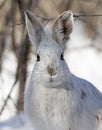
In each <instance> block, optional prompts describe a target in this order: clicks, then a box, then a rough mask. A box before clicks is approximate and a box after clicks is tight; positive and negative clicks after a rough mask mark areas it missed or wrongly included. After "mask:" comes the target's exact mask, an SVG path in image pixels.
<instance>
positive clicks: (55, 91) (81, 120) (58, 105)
mask: <svg viewBox="0 0 102 130" xmlns="http://www.w3.org/2000/svg"><path fill="white" fill-rule="evenodd" d="M25 20H26V26H27V30H28V35H29V38H30V40H31V43H32V44H33V48H34V53H35V56H36V62H35V65H34V69H33V71H32V74H31V76H30V77H29V79H28V82H27V85H26V90H25V96H24V109H25V113H26V114H27V115H28V118H29V120H30V122H31V123H32V125H33V127H34V128H35V130H99V129H100V130H101V128H102V127H101V126H102V125H101V123H102V110H101V108H102V94H101V92H99V91H98V90H97V89H96V88H95V87H94V86H93V85H92V84H91V83H89V82H87V81H85V80H83V79H80V78H78V77H76V76H75V75H73V74H72V73H71V72H70V70H69V68H68V66H67V64H66V61H65V60H64V52H65V49H66V42H67V40H69V36H70V33H71V32H72V29H73V21H74V20H73V14H72V12H71V11H65V12H64V13H62V14H61V15H60V16H59V17H58V18H56V19H55V20H53V24H52V27H51V30H48V29H47V25H45V24H44V21H43V19H42V20H41V19H40V18H39V17H37V16H35V15H34V14H33V13H31V12H29V11H26V12H25ZM42 22H43V24H42Z"/></svg>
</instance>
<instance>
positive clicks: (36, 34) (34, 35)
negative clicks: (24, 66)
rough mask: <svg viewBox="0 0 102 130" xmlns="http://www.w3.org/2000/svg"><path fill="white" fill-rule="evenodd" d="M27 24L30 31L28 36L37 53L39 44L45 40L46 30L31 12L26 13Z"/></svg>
mask: <svg viewBox="0 0 102 130" xmlns="http://www.w3.org/2000/svg"><path fill="white" fill-rule="evenodd" d="M25 22H26V26H27V30H28V35H29V38H30V40H31V43H32V44H33V47H34V51H36V49H37V47H38V45H39V43H40V42H41V41H42V40H43V39H44V38H45V32H44V29H43V27H42V25H41V23H40V21H39V19H38V18H37V17H36V16H35V15H34V14H33V13H31V12H30V11H28V10H27V11H26V12H25Z"/></svg>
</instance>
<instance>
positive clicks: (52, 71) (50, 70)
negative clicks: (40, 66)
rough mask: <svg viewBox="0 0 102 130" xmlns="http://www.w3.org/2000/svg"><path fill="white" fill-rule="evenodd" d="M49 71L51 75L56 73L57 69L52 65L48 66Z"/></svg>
mask: <svg viewBox="0 0 102 130" xmlns="http://www.w3.org/2000/svg"><path fill="white" fill-rule="evenodd" d="M47 71H48V73H49V74H50V75H51V76H54V75H56V71H55V70H54V69H53V68H52V67H50V66H48V67H47Z"/></svg>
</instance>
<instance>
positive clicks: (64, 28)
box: [52, 11, 73, 47]
mask: <svg viewBox="0 0 102 130" xmlns="http://www.w3.org/2000/svg"><path fill="white" fill-rule="evenodd" d="M72 29H73V14H72V12H71V11H65V12H64V13H62V14H61V15H60V16H59V17H58V18H57V19H56V20H55V22H54V24H53V28H52V35H53V38H54V39H55V40H56V41H57V43H59V44H61V46H62V47H64V46H65V43H66V41H67V40H68V39H69V34H70V33H71V32H72Z"/></svg>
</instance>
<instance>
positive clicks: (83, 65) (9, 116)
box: [0, 21, 102, 130]
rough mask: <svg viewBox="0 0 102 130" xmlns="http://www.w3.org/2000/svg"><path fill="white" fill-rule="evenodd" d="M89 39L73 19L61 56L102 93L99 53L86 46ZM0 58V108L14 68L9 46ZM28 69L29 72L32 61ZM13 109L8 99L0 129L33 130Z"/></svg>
mask: <svg viewBox="0 0 102 130" xmlns="http://www.w3.org/2000/svg"><path fill="white" fill-rule="evenodd" d="M91 42H92V41H91V39H88V38H87V37H86V36H85V35H84V25H83V24H82V23H80V22H79V21H78V22H76V23H75V27H74V31H73V33H72V34H71V39H70V42H69V43H68V48H69V49H68V50H67V51H66V53H65V58H66V62H67V63H68V65H69V68H70V70H71V72H72V73H74V74H75V75H77V76H79V77H81V78H84V79H86V80H88V81H90V82H91V83H93V84H94V85H95V86H96V87H97V88H98V89H99V90H100V91H101V92H102V69H101V68H102V60H101V59H102V55H101V54H100V53H98V52H97V51H96V50H95V49H94V48H91V47H90V43H91ZM4 59H5V60H4V62H3V71H2V73H1V74H0V86H3V87H0V109H1V106H2V105H3V101H4V100H5V98H6V96H7V95H8V93H9V91H10V89H11V86H12V85H13V82H14V75H15V70H16V67H17V62H16V57H15V56H14V54H13V53H12V52H11V51H10V50H9V49H8V50H6V51H5V53H4ZM12 65H13V67H12ZM29 68H30V72H31V70H32V62H31V63H30V65H29ZM18 84H19V83H18ZM18 84H17V85H16V86H15V88H14V90H13V93H12V94H11V96H12V98H13V99H15V100H14V102H16V96H17V91H18ZM15 111H16V109H15V106H14V103H12V101H11V100H9V102H8V105H7V106H6V108H5V111H4V112H3V114H2V115H1V116H0V130H28V129H29V130H34V129H32V127H31V125H30V123H29V121H28V120H27V119H26V117H25V115H24V113H20V114H15Z"/></svg>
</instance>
